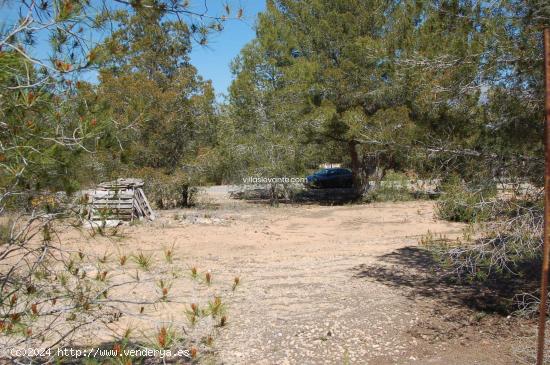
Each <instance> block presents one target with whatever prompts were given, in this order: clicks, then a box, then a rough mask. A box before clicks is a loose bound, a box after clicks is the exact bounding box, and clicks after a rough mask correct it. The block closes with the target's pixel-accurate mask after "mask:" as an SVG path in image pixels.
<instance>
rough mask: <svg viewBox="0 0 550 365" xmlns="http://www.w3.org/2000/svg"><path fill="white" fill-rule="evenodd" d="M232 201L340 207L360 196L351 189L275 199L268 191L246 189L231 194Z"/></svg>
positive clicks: (310, 191)
mask: <svg viewBox="0 0 550 365" xmlns="http://www.w3.org/2000/svg"><path fill="white" fill-rule="evenodd" d="M231 197H232V198H233V199H242V200H246V201H248V202H249V203H255V204H272V203H274V202H275V203H279V204H319V205H342V204H348V203H353V202H356V201H358V199H359V198H360V195H359V194H357V191H356V190H355V189H351V188H329V189H304V190H300V191H297V192H286V193H285V192H279V193H277V196H276V199H274V198H273V197H272V194H271V192H270V191H269V189H265V188H259V189H247V190H243V191H237V192H233V193H231Z"/></svg>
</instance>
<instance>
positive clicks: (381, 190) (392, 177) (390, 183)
mask: <svg viewBox="0 0 550 365" xmlns="http://www.w3.org/2000/svg"><path fill="white" fill-rule="evenodd" d="M410 185H411V184H410V179H409V177H408V176H407V175H405V174H403V173H398V172H394V171H388V173H387V174H386V176H385V177H384V179H383V180H382V181H381V182H380V183H379V184H378V185H377V186H375V187H373V188H372V189H370V190H369V191H368V192H367V194H365V196H364V197H363V201H365V202H367V203H373V202H387V201H391V202H398V201H409V200H415V199H417V198H418V197H420V195H418V194H415V193H414V192H413V191H412V190H411V187H410Z"/></svg>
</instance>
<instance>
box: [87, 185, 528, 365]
mask: <svg viewBox="0 0 550 365" xmlns="http://www.w3.org/2000/svg"><path fill="white" fill-rule="evenodd" d="M227 190H228V189H227V188H226V187H213V188H209V189H206V190H205V191H203V192H202V196H201V204H200V208H196V209H188V210H177V211H164V212H158V213H160V218H159V219H158V220H156V221H155V222H153V223H147V224H143V225H136V226H127V227H125V228H124V229H123V231H124V236H125V237H124V238H123V239H122V240H121V241H120V242H119V243H118V244H119V245H120V246H121V247H127V248H128V249H130V248H131V249H132V250H147V251H153V252H155V251H158V253H157V254H158V255H159V256H161V255H162V250H163V247H166V246H171V245H174V251H175V254H174V255H175V256H176V257H179V259H180V260H181V262H182V265H197V266H198V267H199V268H201V269H210V270H212V273H213V276H214V277H215V278H216V280H222V281H223V280H225V281H227V282H228V283H230V282H231V280H232V278H233V276H236V275H237V276H239V277H240V278H241V280H242V283H241V285H240V288H239V290H237V291H236V292H235V293H234V294H232V297H231V299H230V304H229V308H228V318H229V324H228V326H227V327H226V329H225V330H223V331H222V332H221V335H220V336H219V338H217V339H216V345H215V346H216V355H217V356H216V357H217V359H219V362H220V363H224V364H515V363H517V360H515V359H514V357H513V355H512V354H513V351H512V345H513V338H512V337H511V335H510V334H509V328H511V327H512V326H516V327H517V326H520V325H519V322H518V321H517V320H515V319H513V318H508V319H507V318H506V317H503V316H498V315H493V314H489V315H485V314H480V312H476V311H473V310H472V309H470V307H471V306H470V305H469V302H468V301H467V300H465V301H459V300H452V301H451V300H450V299H449V298H451V297H455V296H454V295H453V296H451V295H447V294H448V293H447V290H453V288H446V287H444V286H441V285H438V284H437V283H435V282H433V281H432V279H433V274H432V273H431V272H430V268H429V265H427V264H426V262H427V261H429V257H428V256H427V255H426V254H425V253H424V252H423V251H422V250H419V249H418V248H417V247H416V246H417V245H418V240H419V237H420V236H421V235H423V234H425V233H426V232H427V231H428V230H429V231H431V232H432V233H434V234H440V233H441V234H445V235H447V236H449V237H452V236H456V235H459V234H460V232H461V229H462V228H463V226H462V225H461V224H453V223H448V222H443V221H438V220H436V219H435V218H434V212H433V210H434V204H433V203H432V202H426V201H415V202H406V203H380V204H370V205H345V206H318V205H300V206H293V205H281V206H279V207H277V208H272V207H269V206H267V205H264V204H255V203H249V202H245V201H237V200H232V199H230V198H229V196H228V194H227ZM94 241H95V243H94V245H95V246H94V247H95V249H96V250H99V251H101V250H102V249H104V248H105V247H106V246H105V247H104V245H109V244H111V243H109V241H108V240H103V239H95V240H94ZM470 304H471V303H470ZM512 322H514V323H512ZM522 326H524V327H525V328H529V327H528V326H527V324H525V323H523V324H522ZM531 327H533V329H534V326H531Z"/></svg>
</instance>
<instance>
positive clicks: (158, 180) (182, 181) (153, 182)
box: [133, 168, 197, 209]
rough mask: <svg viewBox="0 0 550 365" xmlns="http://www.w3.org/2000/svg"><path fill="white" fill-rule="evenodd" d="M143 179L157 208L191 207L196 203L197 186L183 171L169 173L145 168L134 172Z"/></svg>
mask: <svg viewBox="0 0 550 365" xmlns="http://www.w3.org/2000/svg"><path fill="white" fill-rule="evenodd" d="M133 176H136V177H139V178H141V179H143V181H144V183H145V186H144V190H145V194H146V195H147V198H148V199H149V201H150V202H151V204H153V206H154V207H155V208H157V209H173V208H183V207H190V206H193V205H194V204H195V197H196V193H197V188H196V187H193V186H191V183H190V179H189V176H188V175H187V174H185V173H183V172H174V173H171V174H167V173H165V172H164V171H162V170H159V169H152V168H143V169H140V170H137V171H135V172H134V173H133Z"/></svg>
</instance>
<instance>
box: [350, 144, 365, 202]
mask: <svg viewBox="0 0 550 365" xmlns="http://www.w3.org/2000/svg"><path fill="white" fill-rule="evenodd" d="M357 144H358V143H357V142H356V141H350V142H348V147H349V154H350V157H351V171H352V179H353V188H354V189H355V191H357V192H358V193H360V194H362V193H363V179H362V178H361V162H360V161H359V154H358V153H357Z"/></svg>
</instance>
